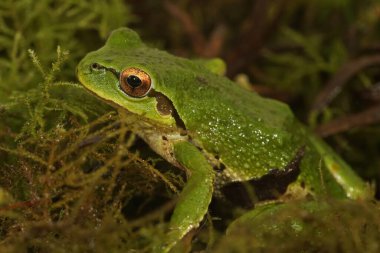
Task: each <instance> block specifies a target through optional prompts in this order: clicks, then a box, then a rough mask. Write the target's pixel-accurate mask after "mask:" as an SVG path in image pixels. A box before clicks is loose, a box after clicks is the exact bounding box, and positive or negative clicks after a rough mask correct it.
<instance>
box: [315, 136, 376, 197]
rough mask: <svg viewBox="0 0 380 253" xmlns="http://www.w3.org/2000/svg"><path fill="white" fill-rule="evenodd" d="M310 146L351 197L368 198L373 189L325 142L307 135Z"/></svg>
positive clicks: (371, 195)
mask: <svg viewBox="0 0 380 253" xmlns="http://www.w3.org/2000/svg"><path fill="white" fill-rule="evenodd" d="M309 140H310V142H311V144H312V146H313V147H314V148H315V149H316V150H317V151H318V153H319V155H320V156H321V158H322V161H323V162H324V164H325V166H326V168H327V170H328V171H329V172H330V174H331V175H332V176H333V177H334V179H335V180H336V181H337V182H338V183H339V184H340V186H341V187H342V188H343V189H344V191H345V192H346V195H347V197H348V198H351V199H369V198H372V197H373V189H371V187H370V185H369V184H367V183H365V182H364V181H363V180H362V179H361V178H360V177H359V176H358V175H356V174H355V172H354V171H353V170H352V169H351V168H350V166H349V165H348V164H347V163H346V162H345V161H343V159H342V158H340V157H339V156H338V155H337V154H336V153H335V152H334V151H333V150H332V149H331V148H330V147H329V146H328V145H327V144H326V143H324V142H323V141H322V140H321V139H319V138H318V137H316V136H314V135H309Z"/></svg>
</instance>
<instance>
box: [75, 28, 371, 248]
mask: <svg viewBox="0 0 380 253" xmlns="http://www.w3.org/2000/svg"><path fill="white" fill-rule="evenodd" d="M131 67H133V68H137V69H140V70H143V71H144V72H145V73H147V74H148V75H149V77H150V79H151V83H152V87H151V88H150V90H149V92H148V93H147V94H146V95H143V96H142V97H138V98H136V97H131V96H130V95H128V94H127V93H126V92H125V91H123V90H122V89H121V87H120V83H119V82H120V81H119V75H120V73H121V72H122V71H123V70H125V69H128V68H131ZM223 67H224V65H223V63H222V62H221V61H220V60H218V59H215V60H210V61H207V60H189V59H184V58H181V57H177V56H173V55H171V54H168V53H167V52H165V51H160V50H158V49H155V48H151V47H148V46H146V45H145V44H144V43H143V42H141V40H140V38H139V36H138V35H137V34H136V33H135V32H134V31H132V30H130V29H127V28H120V29H117V30H115V31H114V32H113V33H112V34H111V36H110V37H109V39H108V40H107V42H106V44H105V46H103V47H102V48H100V49H99V50H97V51H94V52H91V53H89V54H87V55H86V56H85V57H84V59H83V60H82V61H81V62H80V63H79V65H78V68H77V72H78V73H77V74H78V77H79V80H80V81H81V83H82V84H83V85H84V87H86V88H87V89H88V90H90V91H91V92H92V93H94V94H95V95H97V96H98V97H100V98H102V99H104V100H106V101H107V102H109V103H111V104H113V105H114V106H116V107H119V108H120V107H121V108H124V109H126V110H127V111H129V112H130V113H133V114H137V115H140V116H142V117H140V118H143V119H146V120H139V121H134V122H132V123H133V124H135V125H136V129H137V134H138V135H139V136H140V137H141V138H143V139H144V140H145V141H146V142H147V143H148V144H149V145H150V146H151V147H152V149H154V150H155V151H156V152H157V153H158V154H160V155H161V156H162V157H163V158H165V159H166V160H167V161H169V162H170V163H172V164H174V165H175V166H177V167H179V168H182V169H185V170H186V171H187V175H188V179H187V183H186V185H185V187H184V189H183V190H182V192H181V194H180V196H179V199H178V202H177V204H176V208H175V210H174V213H173V215H172V217H171V221H170V232H169V233H168V236H167V240H166V241H165V242H164V243H163V244H162V245H161V246H160V247H158V248H157V251H160V252H167V251H169V250H170V249H171V248H172V247H173V246H174V245H175V244H176V243H177V242H178V241H179V240H180V239H181V238H182V237H183V236H184V235H186V233H188V232H189V231H190V230H191V229H193V228H195V227H197V226H198V225H199V223H200V222H201V220H202V219H203V217H204V215H205V213H206V212H207V210H208V205H209V203H210V201H211V197H212V194H213V192H214V189H215V188H216V185H221V184H225V183H228V182H234V181H246V180H251V179H255V180H259V179H260V178H261V177H263V176H265V175H268V174H270V173H272V172H273V169H276V170H277V171H280V172H281V171H283V172H284V171H286V170H288V169H289V165H290V164H292V162H294V161H295V160H297V161H298V162H299V165H297V167H298V168H299V170H300V173H299V175H298V176H297V178H296V179H295V180H294V181H293V182H291V183H290V184H289V185H288V186H287V190H286V193H285V194H284V195H283V196H282V198H283V199H285V198H287V199H289V198H291V199H294V198H302V197H304V196H306V195H312V196H318V195H322V194H327V195H329V196H333V197H337V198H352V199H367V198H370V197H371V195H372V192H371V190H370V187H369V186H368V185H367V184H366V183H365V182H363V181H362V180H361V179H360V178H359V177H358V176H357V175H356V174H355V173H354V172H353V171H352V170H351V169H350V167H349V166H348V165H347V164H346V163H345V162H344V161H343V160H342V159H341V158H339V156H338V155H336V154H335V153H334V152H333V150H331V148H330V147H328V146H327V145H326V144H325V143H324V142H323V141H322V140H320V139H319V138H318V137H316V136H314V135H313V134H311V133H310V132H309V131H308V130H307V129H306V128H305V127H304V126H303V125H302V124H301V123H299V122H298V121H297V120H296V119H295V117H294V115H293V113H292V112H291V111H290V109H289V107H288V106H287V105H285V104H283V103H281V102H279V101H275V100H272V99H267V98H262V97H260V96H259V95H258V94H255V93H251V92H248V91H246V90H244V89H243V88H241V87H239V86H238V85H237V84H236V83H234V82H232V81H231V80H229V79H227V78H226V77H224V76H223V75H222V74H221V72H223V70H222V69H223ZM300 150H302V151H300ZM300 154H301V155H300ZM222 165H223V168H224V169H223V170H222V171H220V170H219V171H216V170H215V168H218V167H219V168H221V166H222ZM287 166H288V167H287ZM285 196H286V197H285ZM279 199H280V200H281V197H280V198H279Z"/></svg>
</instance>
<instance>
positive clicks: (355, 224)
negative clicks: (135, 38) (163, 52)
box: [0, 0, 380, 253]
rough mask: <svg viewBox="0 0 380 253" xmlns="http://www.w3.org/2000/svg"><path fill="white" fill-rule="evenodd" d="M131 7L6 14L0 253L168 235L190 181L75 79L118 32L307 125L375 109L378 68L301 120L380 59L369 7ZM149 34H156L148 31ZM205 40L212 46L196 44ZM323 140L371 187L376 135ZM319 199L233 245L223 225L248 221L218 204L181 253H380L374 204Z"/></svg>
mask: <svg viewBox="0 0 380 253" xmlns="http://www.w3.org/2000/svg"><path fill="white" fill-rule="evenodd" d="M125 2H126V3H124V2H123V1H121V0H113V1H107V2H106V1H104V2H99V1H81V2H80V3H79V2H78V1H69V0H67V1H64V0H60V1H52V0H43V1H28V0H20V1H12V0H4V1H2V2H1V3H0V42H1V43H0V240H1V243H0V252H31V253H35V252H129V251H130V252H150V251H151V246H152V245H153V244H154V242H156V241H159V240H161V239H162V238H164V237H165V228H166V226H167V221H168V217H170V212H171V211H172V208H173V206H174V205H175V197H176V195H177V193H178V191H180V189H181V187H182V186H183V184H184V181H185V179H184V173H183V172H182V171H179V170H177V169H176V168H173V167H172V166H171V165H170V164H167V163H166V162H165V161H163V160H162V158H160V157H159V156H157V155H156V154H154V153H153V152H152V151H151V150H150V149H149V148H148V147H147V146H146V144H144V142H142V141H141V140H140V139H139V138H138V137H136V136H135V135H134V133H133V126H131V125H129V124H126V120H125V117H134V116H132V115H130V114H127V113H126V112H123V111H117V110H115V109H114V108H111V107H110V106H108V105H107V104H105V103H102V102H101V101H99V100H98V99H97V98H95V97H93V96H92V95H91V94H89V93H88V92H86V91H85V90H84V89H83V88H82V87H81V86H80V85H79V84H78V83H77V81H76V79H75V66H76V64H77V62H78V61H79V59H80V58H81V57H83V56H84V55H85V54H86V53H87V52H88V51H91V50H93V49H95V48H97V47H98V46H100V45H102V43H103V41H104V39H105V37H106V36H107V34H108V33H109V32H110V31H111V30H112V29H114V28H117V27H119V26H126V25H130V26H133V27H134V28H136V29H138V31H139V32H140V33H142V34H143V36H144V37H145V38H148V40H149V38H150V41H152V44H155V45H157V46H160V47H163V48H166V49H167V50H170V51H171V52H174V53H177V54H180V55H186V56H199V55H200V56H222V57H223V58H224V59H225V60H226V61H227V63H228V65H229V66H233V67H232V68H230V70H229V73H228V74H229V75H230V76H231V77H234V76H235V75H236V74H237V73H239V72H243V73H245V75H246V76H249V77H250V79H251V80H252V82H253V83H255V84H260V85H254V88H256V89H257V90H259V91H261V92H262V93H265V94H269V95H270V96H274V97H278V98H281V99H285V100H286V101H288V102H289V103H290V104H291V105H292V106H293V108H294V109H295V111H296V112H297V114H298V115H299V116H300V118H301V119H309V123H310V124H311V125H312V126H315V125H317V124H320V123H321V122H322V123H324V122H328V121H330V120H332V119H334V118H336V117H341V116H343V115H346V114H354V113H357V112H360V111H362V110H366V108H369V107H371V106H373V105H376V104H377V103H378V101H379V98H377V99H378V100H376V95H375V93H374V92H373V91H374V90H376V87H377V85H376V80H377V78H378V76H379V73H378V71H377V70H374V69H362V70H361V71H359V72H357V73H355V76H354V77H352V78H351V79H350V81H349V84H350V85H349V87H346V88H344V89H343V88H342V90H343V91H342V92H341V93H340V95H339V96H338V98H336V99H334V101H333V102H332V103H330V104H328V106H327V107H326V108H325V109H324V110H322V111H321V112H318V113H316V112H312V113H311V112H310V111H308V110H306V109H304V108H309V107H310V106H311V104H312V103H311V102H310V101H311V100H313V98H314V97H315V94H316V93H317V92H318V91H319V90H321V89H322V88H323V86H324V83H326V82H327V81H328V80H329V79H330V77H331V76H334V75H336V73H337V72H339V71H338V69H339V68H340V66H341V65H342V64H344V63H345V62H347V61H348V59H349V58H360V57H366V56H367V55H368V52H370V53H371V54H376V53H377V50H378V49H376V47H375V46H374V45H375V44H376V43H378V41H379V39H380V38H379V37H378V36H377V35H376V34H379V33H378V30H379V27H380V26H379V24H380V22H379V18H378V17H379V15H378V13H379V12H378V10H379V8H380V5H379V4H378V3H377V2H376V1H362V2H360V3H359V2H355V1H341V0H339V1H338V0H334V1H301V0H298V1H293V2H292V3H287V4H286V3H285V2H286V1H278V2H276V3H270V4H265V1H260V0H256V1H243V0H239V1H232V2H233V3H232V2H231V1H228V0H226V1H208V2H207V4H205V3H203V2H199V1H192V2H189V1H178V2H175V4H174V1H173V3H172V4H170V2H167V3H166V4H163V3H159V1H144V3H143V4H142V3H140V2H141V1H137V2H139V3H136V1H125ZM268 2H269V1H268ZM282 2H283V3H282ZM211 7H212V8H211ZM260 8H261V9H260ZM207 10H213V11H207ZM260 10H261V11H260ZM163 12H164V13H165V15H163V14H162V13H163ZM222 13H224V14H223V15H222ZM189 18H192V19H193V20H191V19H190V23H189V22H187V23H186V22H182V21H183V20H186V19H187V20H188V19H189ZM177 20H180V22H174V21H177ZM181 20H182V21H181ZM213 20H214V21H213ZM215 20H219V21H218V22H217V24H216V23H215ZM188 21H189V20H188ZM258 21H261V23H258ZM157 23H160V24H162V27H164V28H162V29H160V30H159V31H158V30H157V29H154V28H153V27H156V26H157ZM186 24H188V25H189V24H190V28H191V25H195V24H196V25H198V28H197V29H195V30H194V29H193V30H192V29H189V27H186ZM252 24H256V27H251V26H252ZM184 26H185V29H182V28H183V27H184ZM218 27H221V28H218ZM223 27H224V28H223ZM232 27H239V29H238V30H237V31H234V29H231V28H232ZM216 28H218V29H216ZM223 29H224V30H223ZM252 29H253V30H255V33H252V32H250V31H251V30H252ZM226 30H227V31H228V33H223V32H220V31H226ZM376 31H377V32H376ZM183 32H185V34H184V33H183ZM206 33H207V34H215V35H214V37H213V36H210V38H208V36H203V37H202V36H200V35H202V34H206ZM221 34H224V35H221ZM253 34H255V35H253ZM186 36H188V37H190V38H191V39H190V40H189V39H186ZM218 36H219V37H218ZM223 36H224V37H223ZM197 38H198V39H197ZM213 38H214V39H213ZM223 38H224V39H223ZM347 40H349V41H347ZM239 41H246V42H247V43H246V44H247V45H249V46H250V47H251V48H248V49H247V46H246V44H244V43H241V44H238V42H239ZM219 42H222V44H223V46H218V45H219V44H220V43H219ZM218 43H219V44H218ZM210 47H211V49H212V50H211V49H210ZM189 48H190V50H189ZM30 49H31V50H30ZM213 50H214V51H213ZM366 50H367V51H366ZM211 51H212V52H213V54H214V55H207V54H210V52H211ZM244 55H246V56H247V58H243V56H244ZM252 59H254V61H252ZM354 63H355V62H354ZM347 82H348V81H347ZM264 85H265V86H264ZM263 87H271V88H270V89H267V88H265V89H264V88H263ZM358 94H364V95H363V97H361V95H358ZM365 94H366V95H365ZM368 96H370V97H371V99H368ZM366 98H367V99H366ZM352 101H356V103H352ZM300 108H301V109H300ZM136 120H138V119H136ZM128 122H130V119H129V120H128ZM372 123H376V122H372ZM328 140H329V141H330V142H331V144H333V145H334V148H336V149H337V150H338V151H339V152H340V153H342V155H343V156H344V157H345V158H347V160H348V161H349V162H350V163H351V164H352V166H353V167H354V168H361V170H358V172H359V174H360V175H362V176H364V177H365V178H366V180H368V181H371V182H375V181H377V182H379V177H380V176H379V171H380V170H379V167H380V156H379V154H380V151H379V149H380V147H379V145H378V143H379V141H380V128H379V126H378V124H377V125H376V124H372V125H371V124H369V125H365V126H361V127H360V128H359V129H358V128H356V129H350V131H346V132H345V133H339V134H336V135H334V136H330V137H329V139H328ZM377 185H379V183H378V184H377ZM377 189H378V188H377ZM318 201H319V202H316V203H320V205H321V206H326V208H323V209H322V210H321V211H320V212H311V211H310V210H308V209H307V208H306V209H305V208H304V205H305V204H303V202H294V203H290V204H289V205H286V206H284V208H283V210H280V211H279V213H278V215H276V216H275V217H273V216H272V217H268V218H267V219H262V220H260V221H257V222H256V224H251V223H248V224H247V226H244V224H242V225H241V226H238V227H235V228H234V229H233V230H232V231H231V232H230V233H229V234H228V235H224V234H225V233H224V230H225V228H226V227H227V226H228V224H229V223H230V222H231V221H233V220H234V219H235V218H236V217H238V216H239V215H241V214H243V213H244V212H246V210H242V209H240V208H238V207H235V206H233V205H228V206H226V205H225V204H224V203H223V202H217V201H216V203H213V205H212V207H211V208H210V211H209V214H208V215H207V217H206V218H205V221H204V222H203V223H202V224H201V226H200V228H199V229H197V230H195V231H192V232H191V233H190V234H189V235H188V236H187V237H186V238H185V239H184V240H183V242H182V243H181V244H180V245H179V246H178V248H177V250H178V251H180V252H181V251H186V250H189V249H190V248H191V247H192V249H193V251H196V250H205V249H207V250H210V251H212V252H379V250H380V249H379V248H380V246H379V241H380V240H379V239H380V238H379V237H380V210H379V204H378V202H377V201H376V200H374V201H372V202H356V201H337V200H331V199H321V200H318ZM279 224H280V225H279ZM299 224H306V225H305V226H302V227H303V229H301V230H300V229H299V228H300V226H299ZM289 227H291V228H292V229H289ZM252 228H253V229H252Z"/></svg>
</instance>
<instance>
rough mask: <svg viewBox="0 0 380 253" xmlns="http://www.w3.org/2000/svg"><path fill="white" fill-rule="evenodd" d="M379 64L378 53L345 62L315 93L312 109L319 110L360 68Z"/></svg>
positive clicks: (379, 55) (379, 56) (379, 57)
mask: <svg viewBox="0 0 380 253" xmlns="http://www.w3.org/2000/svg"><path fill="white" fill-rule="evenodd" d="M376 64H380V54H378V55H373V56H363V57H361V58H358V59H354V60H351V61H349V62H347V63H345V64H344V65H343V66H342V67H341V68H340V69H339V70H338V72H337V73H336V74H335V75H334V76H333V77H332V78H331V79H330V80H329V81H328V82H327V84H326V86H325V87H324V88H323V89H322V90H321V91H320V92H319V94H318V95H317V97H316V99H315V101H314V103H313V106H312V110H314V111H321V110H322V109H323V108H325V107H326V106H327V105H328V104H329V103H330V102H331V101H332V100H333V99H334V98H335V97H336V96H337V95H338V94H339V93H340V92H341V91H342V89H343V86H344V85H345V84H346V83H347V82H348V81H349V80H350V79H351V78H352V77H353V76H355V74H357V73H358V72H360V71H361V70H362V69H365V68H368V67H370V66H373V65H376Z"/></svg>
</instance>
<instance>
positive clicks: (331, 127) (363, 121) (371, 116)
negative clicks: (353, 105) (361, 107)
mask: <svg viewBox="0 0 380 253" xmlns="http://www.w3.org/2000/svg"><path fill="white" fill-rule="evenodd" d="M376 122H380V104H378V105H375V106H373V107H371V108H369V109H367V110H365V111H363V112H359V113H356V114H352V115H349V116H345V117H341V118H338V119H336V120H333V121H331V122H329V123H326V124H323V125H321V126H319V127H317V128H316V129H315V132H316V133H317V134H318V135H319V136H322V137H327V136H329V135H333V134H337V133H341V132H344V131H347V130H350V129H352V128H354V127H360V126H366V125H370V124H373V123H376Z"/></svg>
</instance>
